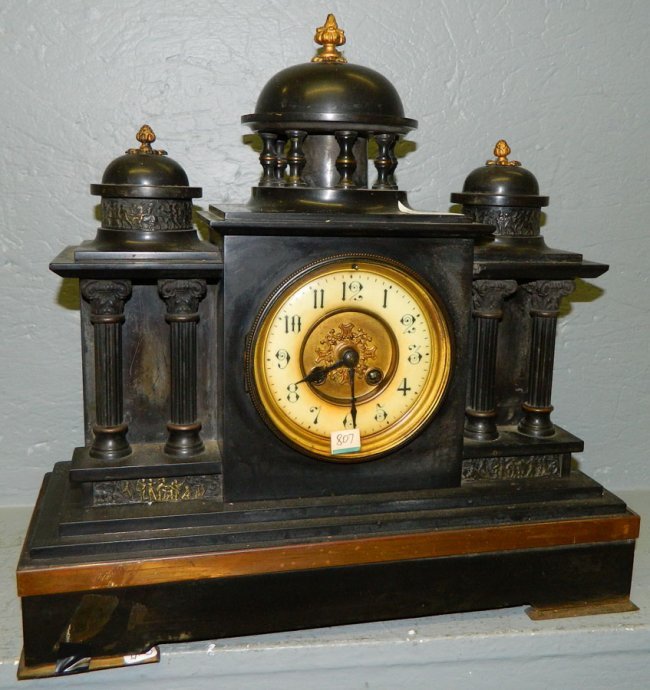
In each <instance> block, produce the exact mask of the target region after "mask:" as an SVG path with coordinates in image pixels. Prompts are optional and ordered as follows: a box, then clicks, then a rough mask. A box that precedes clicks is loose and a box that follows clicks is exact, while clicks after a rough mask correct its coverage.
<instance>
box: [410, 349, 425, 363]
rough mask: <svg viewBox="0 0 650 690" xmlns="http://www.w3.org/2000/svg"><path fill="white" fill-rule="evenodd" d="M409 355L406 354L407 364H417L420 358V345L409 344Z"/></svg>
mask: <svg viewBox="0 0 650 690" xmlns="http://www.w3.org/2000/svg"><path fill="white" fill-rule="evenodd" d="M409 352H410V354H409V356H408V361H409V364H419V363H420V361H421V360H422V354H421V353H420V346H419V345H409Z"/></svg>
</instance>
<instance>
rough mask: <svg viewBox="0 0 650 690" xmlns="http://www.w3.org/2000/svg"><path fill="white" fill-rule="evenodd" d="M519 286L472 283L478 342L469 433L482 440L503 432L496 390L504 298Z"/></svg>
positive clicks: (513, 283)
mask: <svg viewBox="0 0 650 690" xmlns="http://www.w3.org/2000/svg"><path fill="white" fill-rule="evenodd" d="M516 289H517V282H516V281H514V280H475V281H474V282H473V284H472V316H473V318H474V344H473V360H472V369H471V373H470V377H471V378H470V385H469V390H468V396H467V398H468V399H467V409H466V410H465V415H466V421H465V435H466V436H468V437H469V438H474V439H477V440H479V441H489V440H492V439H495V438H497V437H498V435H499V434H498V431H497V426H496V421H495V418H496V395H495V390H494V382H495V373H496V360H497V340H498V335H499V321H500V320H501V318H502V316H503V309H502V307H503V300H504V298H505V297H506V296H508V295H511V294H512V293H513V292H514V291H515V290H516Z"/></svg>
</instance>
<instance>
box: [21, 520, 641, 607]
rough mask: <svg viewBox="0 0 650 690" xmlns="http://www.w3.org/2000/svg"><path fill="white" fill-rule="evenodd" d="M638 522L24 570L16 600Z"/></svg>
mask: <svg viewBox="0 0 650 690" xmlns="http://www.w3.org/2000/svg"><path fill="white" fill-rule="evenodd" d="M639 522H640V520H639V516H638V515H636V514H635V513H632V512H631V511H628V512H627V513H626V514H624V515H615V516H608V517H592V518H582V519H567V520H558V521H555V522H548V521H547V522H531V523H526V524H519V525H501V526H494V527H476V528H469V529H452V530H437V531H430V532H414V533H409V534H398V535H390V536H378V537H365V538H361V539H345V540H343V539H342V540H331V541H325V542H317V543H305V544H289V545H286V546H270V547H259V548H252V549H237V550H232V551H221V552H211V553H193V554H183V555H176V556H164V557H152V558H144V557H143V558H136V559H130V560H121V561H112V562H111V561H104V562H95V563H76V564H72V565H54V566H52V565H50V566H44V567H43V566H41V567H38V566H37V567H34V566H22V567H19V570H18V572H17V582H18V595H19V596H21V597H26V596H40V595H49V594H66V593H70V592H85V591H92V590H98V589H101V590H107V589H113V588H118V587H142V586H149V585H157V584H163V583H171V582H187V581H194V580H210V579H215V578H224V577H236V576H244V575H262V574H267V573H282V572H293V571H298V570H315V569H318V568H333V567H340V566H351V565H367V564H372V563H387V562H394V561H407V560H415V559H421V558H443V557H450V556H467V555H470V554H483V553H490V552H503V551H517V550H527V549H545V548H552V547H561V546H576V545H582V544H585V545H586V544H596V543H607V542H617V541H628V540H632V539H636V538H637V537H638V535H639Z"/></svg>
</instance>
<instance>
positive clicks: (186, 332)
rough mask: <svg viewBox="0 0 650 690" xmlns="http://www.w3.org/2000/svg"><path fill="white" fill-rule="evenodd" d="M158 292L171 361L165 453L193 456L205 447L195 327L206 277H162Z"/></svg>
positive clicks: (177, 455) (204, 291) (203, 294)
mask: <svg viewBox="0 0 650 690" xmlns="http://www.w3.org/2000/svg"><path fill="white" fill-rule="evenodd" d="M158 291H159V293H160V296H161V297H162V298H163V300H164V301H165V303H166V305H167V314H166V315H165V320H166V321H167V323H169V333H170V360H171V395H170V397H171V405H170V408H171V409H170V421H169V423H168V424H167V430H168V432H169V434H168V437H167V443H166V444H165V453H167V454H168V455H173V456H176V457H191V456H193V455H197V454H198V453H200V452H202V451H203V449H204V446H203V441H202V440H201V435H200V431H201V423H200V422H199V421H198V419H197V374H196V372H197V352H196V327H197V323H198V321H199V311H198V310H199V302H200V301H201V300H202V299H203V298H204V297H205V294H206V284H205V281H204V280H159V281H158Z"/></svg>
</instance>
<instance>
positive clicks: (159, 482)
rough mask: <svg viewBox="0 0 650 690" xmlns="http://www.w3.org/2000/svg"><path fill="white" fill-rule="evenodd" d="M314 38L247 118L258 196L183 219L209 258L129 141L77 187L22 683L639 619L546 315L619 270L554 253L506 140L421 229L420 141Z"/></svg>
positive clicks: (32, 542)
mask: <svg viewBox="0 0 650 690" xmlns="http://www.w3.org/2000/svg"><path fill="white" fill-rule="evenodd" d="M316 41H317V43H319V45H320V48H319V51H318V53H317V55H316V57H315V58H314V59H313V60H312V62H309V63H307V64H300V65H296V66H294V67H289V68H288V69H285V70H282V71H280V72H279V73H278V74H276V75H275V76H273V77H272V78H271V79H270V80H269V82H268V83H267V84H266V86H265V87H264V88H263V89H262V92H261V94H260V96H259V98H258V100H257V105H256V107H255V110H254V112H253V113H251V114H249V115H245V116H244V117H243V118H242V122H243V123H244V124H246V125H247V126H249V127H251V128H252V130H253V131H254V132H255V133H256V134H257V135H259V141H260V143H261V146H260V150H261V152H260V156H259V161H260V164H261V168H262V170H261V176H260V180H259V183H258V184H257V185H256V186H255V187H254V188H253V189H252V193H251V196H250V199H249V201H248V202H247V203H245V204H241V205H213V206H210V207H209V209H208V210H206V211H204V212H201V213H200V214H199V218H200V220H201V222H202V223H203V224H204V225H205V227H206V232H207V234H208V236H209V241H203V240H201V239H200V238H199V236H198V234H197V232H196V230H195V229H194V227H193V225H192V214H193V207H192V199H193V198H196V197H198V196H200V194H201V190H200V189H199V188H197V187H191V186H190V185H189V181H188V177H187V175H186V173H185V171H184V170H183V168H182V167H181V166H180V165H179V164H178V163H176V162H175V161H174V160H172V159H171V158H170V157H169V156H167V155H166V154H165V152H164V151H161V150H159V149H155V148H153V146H152V144H154V141H155V135H154V133H153V131H152V130H151V128H150V127H148V126H146V125H145V126H144V127H142V128H141V130H140V131H139V132H138V135H137V138H138V141H139V142H140V146H139V147H136V148H133V149H129V150H128V151H127V152H126V153H125V154H124V155H122V156H120V157H118V158H117V159H115V160H114V161H113V162H112V163H110V165H109V166H108V167H107V168H106V171H105V173H104V176H103V179H102V182H101V183H99V184H95V185H92V187H91V191H92V192H93V193H94V194H97V195H98V196H100V197H101V210H102V225H101V227H100V228H99V230H98V231H97V235H96V237H95V239H94V240H92V241H89V242H85V243H83V244H81V245H80V246H78V247H69V248H68V249H66V250H64V251H63V252H62V253H61V254H60V255H59V256H58V257H57V258H56V259H55V260H54V261H53V263H52V266H51V268H52V270H54V271H55V272H56V273H57V274H59V275H61V276H64V277H70V278H75V279H78V280H79V283H80V295H81V300H80V302H81V328H82V339H83V362H82V366H83V370H84V409H85V418H86V437H85V443H84V445H83V446H82V447H80V448H77V449H76V450H75V451H74V453H73V454H72V458H71V460H70V461H69V462H61V463H58V464H56V465H55V466H54V468H53V470H52V472H51V473H49V474H48V475H47V476H46V478H45V481H44V485H43V489H42V492H41V495H40V497H39V500H38V504H37V506H36V508H35V512H34V518H33V520H32V524H31V526H30V529H29V533H28V535H27V538H26V542H25V547H24V550H23V553H22V556H21V561H20V564H19V567H18V588H19V593H20V596H21V597H22V606H23V631H24V656H23V660H22V663H21V667H20V676H21V677H34V676H38V675H63V674H66V673H72V672H76V671H80V670H88V669H94V668H104V667H108V666H114V665H122V664H124V663H126V662H125V658H126V657H132V656H133V655H136V657H135V658H136V659H138V660H142V661H148V660H152V659H153V658H155V646H156V645H157V644H158V643H162V642H170V641H179V640H187V639H210V638H214V637H224V636H235V635H244V634H250V633H259V632H268V631H277V630H289V629H299V628H310V627H318V626H325V625H334V624H342V623H353V622H361V621H371V620H383V619H389V618H399V617H411V616H424V615H431V614H436V613H444V612H451V611H468V610H474V609H481V608H492V607H503V606H515V605H521V604H529V605H531V606H532V607H533V609H532V610H533V611H534V612H536V613H537V614H540V615H543V614H541V613H540V612H544V611H545V610H546V609H548V608H549V607H550V608H557V607H565V608H566V607H569V609H571V607H573V608H575V609H578V610H579V609H580V607H581V606H584V605H585V604H588V605H589V606H590V607H591V610H601V609H599V603H602V602H604V601H607V602H608V606H609V610H611V608H612V607H613V608H617V609H618V610H624V609H629V608H630V607H631V606H632V605H631V604H630V602H629V599H628V595H629V590H630V580H631V574H632V563H633V554H634V540H635V538H636V536H637V534H638V518H637V517H636V516H635V515H634V514H632V513H630V512H629V511H628V510H627V508H626V506H625V504H624V503H623V502H622V501H621V500H620V499H618V498H616V497H615V496H613V495H611V494H610V493H608V492H607V491H605V490H604V489H603V487H602V486H600V485H599V484H598V483H596V482H595V481H593V480H591V479H590V478H588V477H586V476H585V475H584V474H582V473H581V472H580V471H579V470H577V469H576V468H575V467H572V464H571V454H572V453H574V452H579V451H581V450H582V448H583V444H582V441H581V440H580V439H578V438H576V437H575V436H573V435H572V434H571V433H569V432H568V431H566V430H564V429H562V428H561V427H559V426H557V425H556V424H555V423H554V421H552V420H551V412H552V409H553V407H552V404H551V390H552V375H553V358H554V343H555V329H556V322H557V316H558V312H559V305H560V300H561V299H562V297H564V296H566V295H568V294H570V292H571V291H572V289H573V284H574V283H573V281H574V280H575V278H578V277H581V278H590V277H595V276H598V275H600V274H601V273H603V272H604V271H605V270H606V269H607V267H606V266H604V265H602V264H596V263H592V262H589V261H585V260H583V257H582V256H581V255H580V254H576V253H572V252H564V251H561V250H557V249H553V248H550V247H548V246H547V245H546V243H545V241H544V238H543V237H542V235H541V233H540V212H541V208H542V207H543V206H545V205H546V204H547V203H548V199H547V197H544V196H540V193H539V186H538V183H537V180H536V179H535V177H534V175H533V174H532V173H531V172H530V171H528V170H526V169H525V168H524V167H523V166H521V164H519V163H518V162H516V161H514V160H510V159H509V155H510V149H509V147H508V145H507V144H506V142H505V141H499V142H498V143H497V145H496V147H495V150H494V155H495V158H494V159H491V160H489V161H488V162H487V163H486V165H484V166H481V167H479V168H477V169H476V170H474V171H473V172H471V173H470V174H469V175H468V177H467V179H466V180H465V183H464V186H463V190H462V192H457V193H454V194H452V201H453V202H454V203H456V204H459V205H460V207H461V208H460V211H461V212H459V213H433V212H431V213H430V212H422V211H415V210H413V209H412V208H411V207H410V206H409V203H408V200H407V197H406V194H405V193H404V192H403V191H401V190H399V188H398V186H397V181H396V176H395V172H396V167H397V162H398V153H399V148H398V144H399V141H400V138H401V137H403V136H405V135H407V134H408V133H409V132H410V131H412V130H413V129H414V128H415V127H416V126H417V122H416V121H415V120H413V119H410V118H407V117H406V116H405V114H404V108H403V105H402V101H401V99H400V97H399V95H398V93H397V91H396V89H395V87H394V86H393V85H392V84H391V83H390V82H389V81H388V80H387V79H386V78H385V77H383V76H382V75H381V74H379V73H377V72H375V71H373V70H371V69H368V68H366V67H362V66H359V65H353V64H349V63H347V62H346V59H345V58H344V57H343V55H342V53H341V51H340V46H341V45H342V44H343V43H344V42H345V36H344V33H343V31H341V30H340V29H339V28H338V26H337V24H336V21H335V20H334V18H333V17H332V16H331V15H330V16H329V17H328V19H327V21H326V23H325V25H324V26H323V27H320V28H319V29H318V30H317V31H316ZM369 160H372V162H373V163H374V168H375V171H376V172H375V174H372V175H371V174H370V173H369V167H370V165H369ZM612 602H614V604H612ZM152 649H153V650H154V651H149V650H152ZM137 655H142V656H137ZM131 661H132V658H131Z"/></svg>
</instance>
